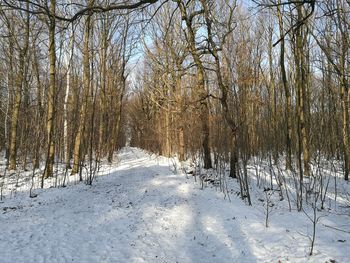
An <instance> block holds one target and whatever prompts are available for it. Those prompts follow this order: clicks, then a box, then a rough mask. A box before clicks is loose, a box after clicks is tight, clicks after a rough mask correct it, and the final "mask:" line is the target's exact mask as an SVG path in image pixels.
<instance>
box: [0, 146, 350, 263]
mask: <svg viewBox="0 0 350 263" xmlns="http://www.w3.org/2000/svg"><path fill="white" fill-rule="evenodd" d="M119 159H120V163H119V165H118V166H117V167H112V168H110V169H109V170H108V169H104V170H103V172H102V174H101V175H99V176H98V177H97V181H95V182H94V183H93V185H92V186H88V185H85V184H84V183H80V184H73V183H69V184H68V186H67V187H66V188H50V189H44V190H39V189H36V190H35V192H36V193H37V194H38V196H37V197H36V198H29V194H28V189H27V190H26V188H25V187H24V186H23V187H22V188H21V189H20V190H19V191H17V192H16V193H15V195H14V194H12V192H4V195H5V197H4V199H3V201H2V202H1V203H0V262H1V263H7V262H9V263H12V262H50V263H51V262H169V263H170V262H179V263H186V262H199V263H202V262H203V263H204V262H208V263H209V262H210V263H211V262H279V261H280V262H332V260H335V261H333V262H350V246H349V242H350V234H349V231H350V209H349V208H344V209H343V210H337V211H333V212H332V213H330V212H329V211H328V212H326V211H324V212H319V214H320V215H322V216H323V217H322V218H321V219H320V223H319V224H318V225H317V237H316V244H315V251H314V255H313V256H308V254H309V248H310V240H309V237H310V236H311V234H312V223H311V222H310V220H309V219H308V218H307V216H306V215H305V214H304V213H302V212H296V211H292V212H289V211H288V209H287V207H286V206H282V205H281V206H278V205H276V206H275V207H274V210H273V213H271V215H270V224H269V225H270V226H269V227H268V228H266V227H265V214H264V207H263V205H262V204H261V203H260V201H258V196H256V194H255V192H254V191H253V196H252V197H253V203H254V205H253V206H252V207H249V206H247V205H245V204H244V202H243V201H242V200H241V199H240V198H239V197H237V196H236V195H235V193H236V191H237V189H238V188H237V187H238V186H237V183H236V182H235V181H233V180H230V182H229V190H230V191H231V192H232V193H233V194H231V202H230V201H229V200H228V199H224V198H223V194H222V193H221V192H220V191H218V190H217V189H216V188H215V187H207V188H205V189H204V190H202V189H201V185H200V183H199V182H194V178H193V177H192V176H190V177H187V176H186V175H184V174H181V173H178V174H174V173H173V172H172V171H171V168H172V167H171V166H169V163H171V162H170V161H169V160H167V159H166V158H155V157H154V156H153V157H152V156H150V155H148V154H146V153H145V152H143V151H141V150H139V149H135V148H125V149H123V150H122V151H121V152H120V154H119ZM321 213H323V214H321ZM332 227H334V228H332ZM335 228H337V229H335Z"/></svg>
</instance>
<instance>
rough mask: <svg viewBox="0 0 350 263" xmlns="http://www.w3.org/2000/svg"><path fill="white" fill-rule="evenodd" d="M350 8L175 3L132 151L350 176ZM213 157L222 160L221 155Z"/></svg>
mask: <svg viewBox="0 0 350 263" xmlns="http://www.w3.org/2000/svg"><path fill="white" fill-rule="evenodd" d="M349 11H350V5H349V3H348V2H346V1H338V0H336V1H324V2H322V3H321V2H317V3H316V2H315V1H297V2H295V3H292V2H291V3H289V2H288V1H284V2H283V1H266V2H264V1H260V2H258V1H254V8H253V9H249V7H248V6H246V4H244V3H243V4H242V3H241V4H240V3H237V2H235V1H225V0H222V1H200V0H199V1H190V2H188V1H175V3H172V4H168V5H166V6H164V7H163V8H162V9H161V12H159V13H158V15H157V16H156V17H155V18H154V19H153V20H152V22H151V23H152V26H151V29H150V30H149V32H148V36H149V41H148V43H146V44H145V60H144V64H143V69H142V70H140V73H139V75H140V76H139V78H138V81H137V83H138V89H137V95H135V96H134V97H133V98H132V99H131V100H130V102H129V107H131V109H130V111H131V113H132V114H130V118H131V120H132V121H131V122H130V123H131V126H132V134H133V136H132V143H133V144H134V145H137V146H141V147H143V148H146V149H149V150H151V151H155V152H159V153H161V154H163V155H168V156H171V155H173V154H177V155H178V156H179V157H180V159H185V158H187V157H189V156H194V155H196V154H197V153H198V151H201V153H202V156H203V158H204V166H205V168H210V167H212V166H213V162H214V161H215V160H211V157H212V156H214V159H215V158H216V157H215V156H219V157H220V158H222V157H223V158H225V159H226V161H227V162H230V164H231V172H230V174H231V176H232V177H236V175H237V170H236V169H237V163H238V161H239V160H241V161H242V162H243V163H247V162H248V161H249V160H250V159H251V158H252V157H254V156H262V157H264V158H266V159H269V158H271V159H272V160H273V162H274V163H276V162H278V160H283V162H284V165H285V167H286V169H288V170H293V171H296V172H297V173H298V175H299V178H300V181H301V182H302V181H303V177H304V176H306V177H310V176H311V175H312V173H313V172H312V164H314V163H315V162H316V160H317V158H318V157H319V156H322V157H323V158H325V159H327V160H330V159H332V160H341V161H343V163H344V167H343V172H344V179H345V180H348V178H349V177H348V174H349V161H350V160H349V98H350V97H349V83H348V80H349V22H350V16H349ZM211 154H213V155H211Z"/></svg>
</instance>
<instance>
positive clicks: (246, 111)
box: [0, 0, 350, 262]
mask: <svg viewBox="0 0 350 263" xmlns="http://www.w3.org/2000/svg"><path fill="white" fill-rule="evenodd" d="M0 61H1V63H0V80H1V81H0V153H1V157H0V186H1V198H2V196H3V189H4V193H6V187H7V188H9V187H8V186H7V185H10V184H11V182H14V181H15V182H16V185H18V181H20V180H24V181H26V182H31V184H32V185H31V187H30V195H31V197H33V196H32V190H33V188H37V189H38V190H39V188H45V186H46V185H49V186H51V184H50V183H49V182H51V181H52V180H56V183H55V184H54V186H55V187H61V186H66V184H67V182H68V181H69V178H72V177H74V176H77V178H78V180H79V181H85V182H86V183H87V184H88V185H92V184H93V183H94V180H95V179H96V178H97V175H98V174H99V172H100V170H103V169H102V167H103V165H104V164H113V163H114V162H116V161H118V160H119V159H118V158H119V157H118V154H117V153H118V152H119V151H122V149H123V148H124V147H125V146H127V147H134V148H135V149H136V148H139V149H143V150H145V151H147V152H148V153H150V154H155V155H158V156H164V157H166V158H169V160H173V164H172V166H173V167H174V169H175V170H177V169H179V170H180V169H181V170H182V171H183V172H184V173H185V174H187V175H186V176H188V175H189V174H191V175H194V176H197V175H198V180H200V182H201V183H202V188H203V186H204V184H207V183H209V184H210V183H212V184H214V185H216V183H217V184H218V185H220V187H219V188H220V190H221V191H222V192H223V193H224V195H225V198H226V197H228V196H229V194H230V193H229V192H230V189H228V188H229V187H228V186H227V180H235V182H237V186H238V188H237V196H239V198H240V199H241V202H242V203H244V204H246V205H248V206H251V205H253V206H254V203H255V196H254V193H253V194H252V191H253V192H254V189H255V188H254V187H255V186H254V184H256V185H257V186H258V187H259V188H261V189H263V193H266V195H265V194H264V196H263V197H264V200H265V201H264V202H266V205H265V209H266V211H265V214H266V227H267V225H268V216H269V209H270V208H269V207H270V204H271V203H270V196H269V195H270V194H271V195H272V192H273V191H278V195H279V198H280V199H281V200H288V205H287V207H288V209H289V210H290V211H291V210H293V209H295V210H297V211H299V212H301V213H303V212H304V213H306V214H308V212H305V209H307V208H309V209H311V211H312V212H311V214H312V215H311V214H310V215H311V219H310V220H311V222H312V224H313V225H314V231H313V237H312V238H311V239H312V246H311V247H313V245H314V241H315V235H316V233H315V232H316V230H315V229H316V224H317V222H318V220H319V217H318V216H317V213H318V212H319V211H318V209H320V210H323V209H326V208H327V207H330V205H329V204H330V203H331V202H334V203H337V198H338V200H343V201H344V203H345V204H346V205H345V206H344V207H350V193H349V190H348V189H349V188H346V187H347V186H348V184H349V183H348V181H349V173H350V86H349V78H350V2H349V1H348V0H327V1H317V0H250V1H249V0H123V1H119V0H50V1H48V0H0ZM175 159H176V161H175ZM175 162H178V163H179V165H177V164H175ZM177 166H178V167H177ZM262 167H264V168H262ZM264 169H265V172H266V174H265V175H263V174H264V172H262V170H264ZM58 177H59V178H61V179H60V180H58V181H57V178H58ZM55 178H56V179H55ZM50 180H51V181H50ZM196 180H197V179H196ZM252 189H253V190H252ZM344 189H345V190H344ZM10 191H12V190H9V189H8V192H10ZM62 191H65V190H62ZM231 195H232V193H231ZM5 197H6V194H5ZM34 197H35V196H34ZM271 209H272V206H271ZM346 213H347V214H348V213H349V210H346ZM312 249H313V248H312ZM312 249H311V251H310V254H311V255H312V253H313V250H312ZM0 261H1V260H0ZM323 262H324V261H323ZM334 262H335V261H334Z"/></svg>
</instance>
